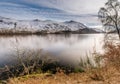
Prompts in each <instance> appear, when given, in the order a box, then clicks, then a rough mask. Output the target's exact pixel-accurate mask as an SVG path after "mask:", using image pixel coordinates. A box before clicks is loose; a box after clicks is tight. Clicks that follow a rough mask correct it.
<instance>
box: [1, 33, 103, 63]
mask: <svg viewBox="0 0 120 84" xmlns="http://www.w3.org/2000/svg"><path fill="white" fill-rule="evenodd" d="M103 39H104V35H103V34H82V35H81V34H69V35H44V36H43V35H40V36H36V35H32V36H7V37H6V36H1V37H0V65H5V64H8V63H10V62H12V61H13V59H14V56H15V53H16V49H20V50H34V51H35V50H39V49H42V50H43V51H44V52H48V53H50V54H51V55H53V56H57V57H60V58H62V59H63V60H68V59H69V60H71V61H74V62H77V61H79V59H80V58H85V57H86V54H91V53H93V49H96V51H97V52H102V45H103Z"/></svg>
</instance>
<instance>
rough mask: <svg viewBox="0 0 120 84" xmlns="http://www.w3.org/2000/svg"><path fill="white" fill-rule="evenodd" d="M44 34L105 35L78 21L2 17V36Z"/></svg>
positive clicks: (0, 18)
mask: <svg viewBox="0 0 120 84" xmlns="http://www.w3.org/2000/svg"><path fill="white" fill-rule="evenodd" d="M7 33H8V34H21V33H22V34H43V33H79V34H85V33H103V31H102V30H100V29H93V28H89V27H87V26H85V25H84V24H82V23H80V22H76V21H73V20H71V21H66V22H56V21H51V20H44V21H43V20H39V19H35V20H15V19H10V18H5V17H0V34H7Z"/></svg>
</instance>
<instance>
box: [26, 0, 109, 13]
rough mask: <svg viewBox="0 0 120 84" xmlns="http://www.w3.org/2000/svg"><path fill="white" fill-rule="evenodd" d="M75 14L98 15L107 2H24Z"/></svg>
mask: <svg viewBox="0 0 120 84" xmlns="http://www.w3.org/2000/svg"><path fill="white" fill-rule="evenodd" d="M24 1H26V2H29V3H34V4H37V5H40V6H45V7H49V8H55V9H59V10H63V11H65V12H69V13H73V14H86V13H97V12H98V10H99V8H100V7H101V6H104V3H105V2H106V1H107V0H24Z"/></svg>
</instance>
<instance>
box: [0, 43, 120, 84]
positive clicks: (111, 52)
mask: <svg viewBox="0 0 120 84" xmlns="http://www.w3.org/2000/svg"><path fill="white" fill-rule="evenodd" d="M104 49H105V53H104V54H103V55H101V54H98V53H94V54H93V55H95V62H96V64H97V66H95V67H94V66H92V65H91V62H90V60H89V58H88V59H87V61H86V62H83V61H82V60H81V62H80V67H77V68H76V67H73V66H71V65H68V64H66V65H65V64H60V63H59V60H57V59H56V58H54V59H51V58H52V57H48V56H47V57H45V56H44V58H41V57H40V56H38V55H37V54H36V56H37V58H36V57H35V58H36V59H34V61H33V58H32V57H31V58H29V60H28V57H26V61H25V60H24V61H23V60H22V59H21V58H19V59H20V62H19V64H20V65H17V66H14V67H13V68H11V67H6V68H7V69H8V71H7V73H4V74H3V76H5V74H6V75H8V77H7V79H6V80H7V83H8V84H119V83H120V81H119V78H120V52H119V51H120V44H117V43H116V44H113V43H112V42H108V43H106V44H105V46H104ZM22 56H23V54H22ZM28 56H30V54H29V55H28ZM20 57H21V56H20ZM42 57H43V56H42ZM24 59H25V58H24ZM41 59H42V60H41ZM43 59H44V60H43ZM1 82H2V83H5V82H6V81H1Z"/></svg>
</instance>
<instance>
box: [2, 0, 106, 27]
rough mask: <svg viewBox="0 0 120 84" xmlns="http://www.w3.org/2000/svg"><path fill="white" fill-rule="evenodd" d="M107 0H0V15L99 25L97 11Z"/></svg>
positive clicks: (91, 25)
mask: <svg viewBox="0 0 120 84" xmlns="http://www.w3.org/2000/svg"><path fill="white" fill-rule="evenodd" d="M106 1H107V0H0V16H2V17H7V18H13V19H20V20H21V19H22V20H32V19H40V20H55V21H68V20H74V21H78V22H81V23H84V24H85V25H87V26H90V27H100V26H101V23H100V21H99V20H98V17H97V13H98V11H99V9H100V7H103V6H104V3H105V2H106Z"/></svg>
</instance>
